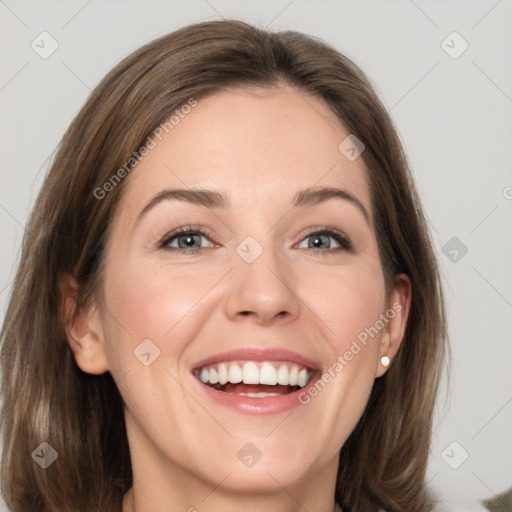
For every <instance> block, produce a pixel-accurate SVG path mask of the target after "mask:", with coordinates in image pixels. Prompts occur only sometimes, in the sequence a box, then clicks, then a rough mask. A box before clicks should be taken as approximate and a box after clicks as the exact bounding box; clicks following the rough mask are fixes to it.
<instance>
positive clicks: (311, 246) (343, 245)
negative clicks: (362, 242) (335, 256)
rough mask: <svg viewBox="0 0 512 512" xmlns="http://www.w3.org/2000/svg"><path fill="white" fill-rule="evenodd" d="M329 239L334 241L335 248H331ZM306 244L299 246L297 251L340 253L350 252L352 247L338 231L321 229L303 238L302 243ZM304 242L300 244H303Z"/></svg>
mask: <svg viewBox="0 0 512 512" xmlns="http://www.w3.org/2000/svg"><path fill="white" fill-rule="evenodd" d="M331 239H333V240H334V241H335V244H337V247H332V244H331ZM306 240H307V241H308V242H307V246H306V247H304V246H301V245H300V244H299V249H308V250H312V251H313V252H319V251H317V250H316V249H320V250H321V251H320V252H325V251H328V252H340V251H352V249H353V246H352V242H351V241H350V239H349V238H348V236H347V235H345V233H343V232H341V231H338V230H337V229H333V228H329V229H327V228H323V229H320V230H317V231H313V232H310V233H309V234H308V235H307V236H306V237H305V238H304V241H306ZM303 243H304V242H301V244H303Z"/></svg>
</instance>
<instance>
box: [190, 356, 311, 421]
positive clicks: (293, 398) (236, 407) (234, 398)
mask: <svg viewBox="0 0 512 512" xmlns="http://www.w3.org/2000/svg"><path fill="white" fill-rule="evenodd" d="M236 360H242V361H243V360H245V361H260V362H261V361H269V362H271V361H290V362H293V363H296V364H298V365H300V366H304V367H306V368H308V369H310V370H311V371H312V375H311V379H310V381H309V383H308V384H307V386H304V387H303V388H301V389H300V390H298V391H295V392H293V393H289V394H286V395H279V396H267V397H263V398H257V397H249V396H243V395H235V394H231V393H226V392H224V391H218V390H216V389H213V388H211V387H210V386H207V385H206V384H204V383H203V382H201V381H200V380H199V378H197V376H196V373H197V371H198V370H199V369H200V368H202V367H204V366H208V365H211V364H215V363H220V362H227V361H236ZM192 375H193V378H194V381H195V382H197V385H198V386H199V388H200V389H202V390H203V392H204V393H205V395H206V396H207V398H208V399H209V400H212V401H213V402H215V403H217V404H219V405H222V406H224V407H227V408H229V409H231V410H233V411H235V412H238V413H241V414H249V415H256V416H264V415H270V414H279V413H283V412H286V411H289V410H290V409H293V408H294V407H298V406H300V405H303V404H302V403H301V402H300V401H299V396H300V394H301V393H304V392H306V393H307V392H308V389H309V387H310V386H314V384H315V382H316V381H317V380H318V379H320V377H321V372H320V365H319V364H318V363H317V362H315V361H313V360H312V359H310V358H308V357H305V356H303V355H301V354H298V353H297V352H294V351H292V350H287V349H281V348H275V349H257V348H240V349H236V350H231V351H229V352H222V353H218V354H215V355H213V356H210V357H207V358H205V359H202V360H201V361H199V362H197V363H196V364H195V365H194V367H193V369H192Z"/></svg>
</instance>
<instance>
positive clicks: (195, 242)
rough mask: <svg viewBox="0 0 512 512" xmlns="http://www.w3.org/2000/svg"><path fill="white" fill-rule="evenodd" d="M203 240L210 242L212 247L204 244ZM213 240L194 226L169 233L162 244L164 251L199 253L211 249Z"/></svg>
mask: <svg viewBox="0 0 512 512" xmlns="http://www.w3.org/2000/svg"><path fill="white" fill-rule="evenodd" d="M202 238H206V239H207V240H209V241H210V245H204V244H202ZM211 246H212V244H211V240H210V238H209V237H208V235H207V234H206V233H205V232H204V231H202V230H200V229H196V228H193V227H192V226H187V227H182V228H179V229H176V230H174V231H173V232H172V233H169V234H168V235H167V236H166V237H165V238H164V239H163V240H162V242H161V243H160V247H161V248H162V249H166V250H170V251H183V252H188V253H191V252H192V253H195V252H198V251H199V250H200V249H205V248H207V247H211Z"/></svg>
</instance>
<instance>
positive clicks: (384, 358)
mask: <svg viewBox="0 0 512 512" xmlns="http://www.w3.org/2000/svg"><path fill="white" fill-rule="evenodd" d="M380 362H381V363H382V366H388V365H389V357H388V356H382V357H381V358H380Z"/></svg>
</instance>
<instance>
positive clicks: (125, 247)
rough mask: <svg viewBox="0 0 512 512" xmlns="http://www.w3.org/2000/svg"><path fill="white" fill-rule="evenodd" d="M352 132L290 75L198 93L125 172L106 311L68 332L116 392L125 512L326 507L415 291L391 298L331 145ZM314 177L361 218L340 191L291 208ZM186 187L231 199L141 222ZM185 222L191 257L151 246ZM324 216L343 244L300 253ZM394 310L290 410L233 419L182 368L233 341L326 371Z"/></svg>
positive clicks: (359, 191) (82, 360) (371, 237)
mask: <svg viewBox="0 0 512 512" xmlns="http://www.w3.org/2000/svg"><path fill="white" fill-rule="evenodd" d="M348 135H349V134H348V132H347V131H346V129H345V128H344V127H343V126H342V125H341V124H340V123H339V121H338V120H337V118H336V117H335V115H334V114H333V113H332V112H331V111H330V110H329V108H328V107H327V106H326V105H325V104H324V103H323V102H322V101H321V100H320V99H318V98H316V97H314V96H310V95H309V96H306V95H305V94H303V93H301V94H298V93H297V92H295V91H294V90H293V89H292V88H290V87H289V86H286V85H282V86H279V87H275V88H273V89H271V90H265V91H261V90H260V91H255V90H248V89H241V88H236V89H232V90H229V91H223V92H221V93H216V94H214V95H210V96H209V97H207V98H203V99H200V100H199V101H198V105H197V106H196V107H195V108H194V109H192V111H191V112H190V113H189V114H188V115H187V116H186V117H185V118H184V119H181V120H180V122H179V124H178V125H177V126H175V127H174V129H173V130H172V131H170V132H169V134H167V135H166V136H165V137H164V138H163V140H162V141H161V142H159V143H158V145H157V146H156V147H155V148H154V149H152V150H151V151H150V153H149V154H148V155H147V156H146V157H145V158H144V159H143V160H142V161H141V162H140V163H139V165H138V167H137V168H136V170H135V171H133V172H132V174H131V175H130V176H129V178H127V180H128V181H127V183H125V186H126V188H125V190H124V192H123V196H122V199H121V201H120V204H119V205H118V209H117V211H116V215H115V218H114V220H113V222H112V224H111V226H110V233H109V240H108V244H107V247H106V252H105V257H106V261H105V263H106V264H105V273H104V280H103V288H102V290H101V291H99V295H98V296H101V305H99V303H96V304H92V305H91V307H90V308H88V309H86V310H83V311H81V312H79V314H77V315H76V316H75V317H74V318H73V320H72V321H70V323H69V326H68V338H69V341H70V346H71V348H72V349H73V351H74V354H75V358H76V361H77V364H78V365H79V367H80V368H81V369H82V370H83V371H85V372H88V373H91V374H101V373H104V372H105V371H110V372H111V373H112V375H113V376H114V378H115V380H116V382H117V384H118V387H119V389H120V392H121V394H122V396H123V399H124V401H125V420H126V425H127V432H128V439H129V443H130V451H131V458H132V466H133V471H134V483H133V487H132V490H130V491H129V492H128V493H127V495H126V496H125V500H124V504H123V511H124V512H130V511H132V510H137V511H139V512H140V511H142V510H151V511H155V512H160V511H162V512H163V511H164V510H165V511H166V512H167V511H169V510H182V511H188V510H190V512H192V511H193V510H194V509H196V510H198V511H201V512H235V511H239V510H244V511H246V512H263V511H267V510H273V511H275V512H292V511H296V510H299V509H300V510H302V508H301V507H303V509H306V510H315V511H319V512H332V511H333V510H334V488H335V480H336V472H337V466H338V456H339V452H340V449H341V447H342V446H343V444H344V442H345V440H346V439H347V437H348V436H349V434H350V433H351V432H352V430H353V429H354V427H355V425H356V424H357V422H358V420H359V419H360V417H361V415H362V413H363V410H364V408H365V406H366V403H367V400H368V398H369V395H370V392H371V389H372V386H373V384H374V381H375V379H376V378H378V377H380V376H381V375H383V374H384V373H385V371H386V368H385V367H384V366H383V365H382V364H381V362H380V357H381V356H383V355H386V356H388V357H389V358H390V359H392V358H393V356H394V355H395V354H396V351H397V350H398V348H399V345H400V342H401V339H402V336H403V333H404V329H405V324H406V319H407V314H408V311H409V307H410V300H411V288H410V282H409V280H408V278H407V277H406V276H405V275H399V276H397V277H396V280H395V288H394V290H393V291H392V294H391V296H390V297H386V295H385V288H384V276H383V274H382V269H381V262H380V259H379V254H378V248H377V242H376V238H375V233H374V230H373V211H372V205H371V201H370V193H369V187H368V181H367V176H366V170H365V167H364V162H363V160H362V158H357V159H356V160H355V161H349V160H348V159H347V158H345V156H344V155H343V154H342V153H340V151H339V150H338V145H339V144H340V142H341V141H343V140H344V139H345V138H346V137H347V136H348ZM185 184H186V185H185ZM312 186H332V187H338V188H343V189H345V190H347V191H348V192H349V193H350V194H351V195H353V196H355V197H356V198H357V199H358V200H359V201H360V202H361V203H362V204H363V206H364V207H365V209H366V210H367V212H368V214H369V218H370V221H369V222H367V220H366V219H365V217H364V215H363V214H362V213H361V211H360V210H359V209H358V208H357V207H356V206H355V205H353V204H352V203H351V202H349V201H346V200H342V199H337V198H334V199H329V200H328V201H325V202H323V203H319V204H317V205H314V206H309V207H299V208H293V209H290V206H291V200H292V197H293V195H294V194H295V193H296V192H297V191H298V190H302V189H304V188H307V187H312ZM193 187H201V188H203V187H204V188H214V189H215V190H219V191H223V192H225V193H226V194H227V196H228V198H229V200H230V202H231V206H230V207H229V208H225V209H221V208H218V209H213V208H211V209H210V208H206V207H204V206H199V205H192V204H188V203H185V202H182V201H176V200H170V201H164V202H161V203H159V204H158V205H156V206H155V207H154V208H152V209H151V210H149V211H148V212H147V213H146V214H145V215H143V216H142V218H140V219H139V221H138V222H137V217H138V215H139V213H140V212H141V210H142V209H143V208H144V207H145V206H146V205H147V203H148V202H149V201H150V200H151V199H152V198H153V197H154V196H155V195H156V194H157V193H159V192H161V191H162V190H164V189H168V188H193ZM112 193H115V192H112ZM189 224H192V225H194V226H196V225H200V226H201V227H202V228H203V229H204V230H205V231H206V232H207V235H208V237H206V238H205V237H200V238H199V239H198V240H197V242H196V247H199V246H202V247H203V248H202V249H200V250H199V251H197V252H196V253H194V254H186V253H185V252H181V253H179V252H177V251H175V252H170V251H166V250H164V249H162V248H160V246H159V242H160V241H161V240H162V239H163V238H165V236H166V235H167V234H168V233H170V232H171V231H172V230H174V229H176V228H179V227H181V226H188V225H189ZM319 226H320V227H324V226H332V227H335V228H337V229H339V230H341V231H343V232H344V233H345V234H346V235H347V236H348V237H349V238H350V239H351V241H352V242H353V245H354V249H353V250H352V251H347V250H342V251H338V252H336V251H335V248H337V247H339V244H338V243H337V242H336V240H335V239H332V238H330V237H327V239H326V240H325V239H324V241H323V244H322V243H320V245H321V246H320V247H319V248H313V249H308V248H307V246H308V242H312V241H314V240H315V238H316V237H315V234H314V233H315V232H314V231H312V232H311V233H312V234H311V233H307V232H306V230H308V228H311V227H314V228H316V227H319ZM317 231H318V230H317ZM307 235H309V237H307ZM247 236H251V237H253V238H254V239H255V240H256V241H257V242H258V243H259V244H260V246H261V247H262V248H263V252H262V254H261V255H260V256H259V257H258V258H257V259H256V260H255V261H254V262H252V263H247V262H246V261H244V260H243V259H242V258H241V257H240V256H239V255H238V253H237V252H236V250H235V249H236V247H237V245H239V244H240V243H241V242H242V241H243V240H244V239H245V238H246V237H247ZM185 238H186V236H185ZM181 240H182V241H183V238H182V239H181ZM329 244H330V246H329ZM172 245H173V246H174V247H178V241H177V240H176V239H175V240H174V242H172ZM182 251H183V250H182ZM74 286H75V285H74V284H73V282H72V281H70V295H69V296H70V297H72V290H73V288H74ZM396 302H399V303H400V304H401V306H402V309H401V311H400V312H397V313H396V315H395V316H394V318H393V319H391V320H390V321H389V322H388V323H387V324H386V326H385V328H384V329H382V330H381V331H380V333H379V335H378V336H375V337H373V338H371V339H369V342H368V344H367V345H366V347H363V348H362V350H361V351H360V352H359V353H358V354H357V355H355V356H354V357H353V359H352V360H351V361H350V362H349V363H348V364H347V365H346V366H345V367H344V368H343V370H342V371H340V372H338V373H337V374H336V377H335V378H334V379H332V381H331V382H330V383H329V384H328V385H327V386H326V387H325V388H324V389H323V390H322V391H321V392H320V393H319V394H318V395H317V396H316V397H314V399H312V400H311V401H310V403H309V404H308V405H302V406H299V407H296V408H295V409H293V410H292V411H291V414H290V412H289V411H288V412H285V413H282V414H276V415H267V416H249V415H243V414H240V413H237V412H234V411H231V410H229V409H227V408H225V407H223V406H221V405H218V404H216V403H213V402H212V401H209V400H208V399H207V398H205V396H204V395H202V394H201V393H200V392H199V391H200V390H199V389H198V383H197V381H196V380H195V377H194V376H193V375H192V374H191V369H192V368H193V367H194V364H195V363H197V362H198V361H200V360H201V359H203V358H205V357H207V356H210V355H213V354H216V353H218V352H224V351H227V350H231V349H234V348H238V347H242V346H243V347H257V348H261V347H263V348H274V347H280V348H288V349H291V350H295V351H297V352H299V353H301V354H303V355H305V356H307V357H310V358H311V359H313V360H315V361H318V362H319V363H320V365H321V367H322V369H327V368H329V367H330V366H332V364H333V363H334V362H335V361H336V357H337V355H342V354H344V353H345V352H346V350H348V349H349V348H350V344H351V343H352V341H353V340H354V339H356V338H357V335H358V334H359V333H360V332H361V331H363V330H364V329H365V328H367V327H370V326H373V325H374V324H375V322H376V320H377V319H379V316H380V315H381V314H382V313H385V312H386V311H387V310H388V309H390V308H392V304H393V303H396ZM70 304H71V302H70ZM70 307H71V306H70ZM148 338H149V339H151V340H152V342H153V343H154V344H155V345H156V346H157V347H158V348H159V350H160V351H161V353H160V356H159V357H158V358H157V359H156V360H154V362H153V363H152V364H150V365H149V366H145V365H144V364H142V363H141V362H140V361H139V360H138V359H137V358H136V357H134V350H135V349H136V347H137V346H138V345H139V344H140V343H141V341H142V340H144V339H148ZM247 442H251V443H253V444H254V445H256V446H257V448H258V449H259V450H260V452H261V453H262V458H261V459H260V460H259V462H258V463H257V464H256V465H254V466H253V467H252V468H247V467H245V466H244V465H243V464H241V462H240V461H239V460H238V458H237V452H238V451H239V450H240V449H241V448H242V447H243V446H244V445H245V443H247ZM299 504H300V506H299Z"/></svg>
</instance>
